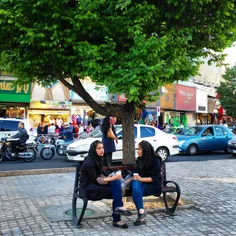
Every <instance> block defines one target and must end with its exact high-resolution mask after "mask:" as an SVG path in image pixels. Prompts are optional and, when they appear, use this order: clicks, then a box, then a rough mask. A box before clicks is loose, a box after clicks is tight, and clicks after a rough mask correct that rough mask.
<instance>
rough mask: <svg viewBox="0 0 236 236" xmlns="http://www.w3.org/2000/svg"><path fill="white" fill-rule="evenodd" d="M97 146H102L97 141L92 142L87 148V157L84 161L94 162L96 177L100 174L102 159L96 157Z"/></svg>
mask: <svg viewBox="0 0 236 236" xmlns="http://www.w3.org/2000/svg"><path fill="white" fill-rule="evenodd" d="M99 144H102V142H101V141H99V140H96V141H94V142H92V143H91V145H90V148H89V152H88V156H87V157H86V159H92V160H93V161H94V164H95V169H96V172H97V174H98V175H100V174H101V173H102V157H100V156H98V155H97V152H96V148H97V146H98V145H99Z"/></svg>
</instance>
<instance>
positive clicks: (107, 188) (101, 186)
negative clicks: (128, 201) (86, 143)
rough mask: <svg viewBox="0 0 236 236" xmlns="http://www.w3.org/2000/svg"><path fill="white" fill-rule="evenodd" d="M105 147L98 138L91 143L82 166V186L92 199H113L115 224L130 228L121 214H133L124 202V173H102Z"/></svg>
mask: <svg viewBox="0 0 236 236" xmlns="http://www.w3.org/2000/svg"><path fill="white" fill-rule="evenodd" d="M103 155H104V149H103V144H102V142H100V141H98V140H96V141H94V142H93V143H92V144H91V145H90V149H89V153H88V156H87V157H86V158H85V160H84V162H83V164H82V166H81V176H80V184H79V186H80V188H82V189H84V190H86V192H87V193H88V198H89V199H91V200H101V199H104V198H108V199H111V198H112V199H113V204H112V206H113V214H112V217H113V226H115V227H119V228H128V225H127V224H126V223H124V222H123V221H121V217H120V215H121V214H123V215H131V212H130V211H128V210H127V209H126V208H125V207H124V206H123V202H122V188H121V181H120V179H121V178H122V175H117V174H114V175H113V176H108V177H106V176H104V175H102V158H103Z"/></svg>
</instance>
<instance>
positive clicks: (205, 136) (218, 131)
mask: <svg viewBox="0 0 236 236" xmlns="http://www.w3.org/2000/svg"><path fill="white" fill-rule="evenodd" d="M233 136H234V135H233V133H232V132H231V131H230V130H229V129H228V128H226V127H224V126H222V125H201V126H193V127H191V128H189V129H187V130H186V131H185V132H184V133H183V134H182V135H176V137H177V139H178V142H179V152H180V153H187V154H189V155H196V154H197V153H198V152H201V151H217V150H224V151H225V152H227V151H228V150H227V145H228V141H229V140H230V139H232V138H233Z"/></svg>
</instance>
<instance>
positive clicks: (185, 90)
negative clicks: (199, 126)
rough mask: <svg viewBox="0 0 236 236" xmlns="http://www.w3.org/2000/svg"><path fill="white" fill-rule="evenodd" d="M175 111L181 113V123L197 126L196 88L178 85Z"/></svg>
mask: <svg viewBox="0 0 236 236" xmlns="http://www.w3.org/2000/svg"><path fill="white" fill-rule="evenodd" d="M175 109H176V111H179V112H180V123H182V124H183V125H184V126H191V125H196V114H195V113H196V88H193V87H189V86H184V85H180V84H176V107H175Z"/></svg>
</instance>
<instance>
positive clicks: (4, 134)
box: [0, 118, 37, 140]
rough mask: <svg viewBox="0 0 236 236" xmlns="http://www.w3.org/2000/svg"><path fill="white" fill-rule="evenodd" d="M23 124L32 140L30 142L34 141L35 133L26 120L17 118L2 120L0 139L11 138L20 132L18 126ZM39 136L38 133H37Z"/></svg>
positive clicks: (0, 120)
mask: <svg viewBox="0 0 236 236" xmlns="http://www.w3.org/2000/svg"><path fill="white" fill-rule="evenodd" d="M19 122H23V123H24V126H25V129H26V130H27V132H28V134H29V136H30V138H29V140H34V137H33V136H35V133H34V132H33V129H31V128H30V125H29V123H28V121H27V120H26V119H16V118H0V139H1V138H9V137H10V136H12V135H14V134H16V133H17V132H18V129H19V128H18V124H19ZM36 136H37V133H36Z"/></svg>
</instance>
